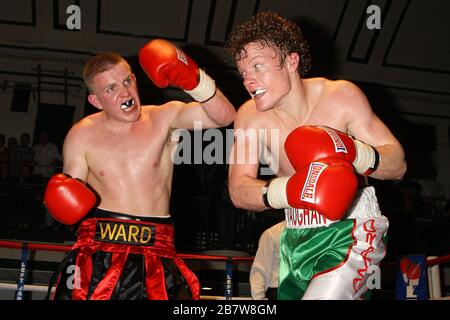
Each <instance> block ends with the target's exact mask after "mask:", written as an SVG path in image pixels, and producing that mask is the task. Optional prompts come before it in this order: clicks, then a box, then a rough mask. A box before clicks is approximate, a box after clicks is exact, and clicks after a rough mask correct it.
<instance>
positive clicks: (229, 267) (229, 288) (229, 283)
mask: <svg viewBox="0 0 450 320" xmlns="http://www.w3.org/2000/svg"><path fill="white" fill-rule="evenodd" d="M225 272H226V275H227V279H226V289H225V300H231V298H232V296H233V257H228V259H227V263H226V268H225Z"/></svg>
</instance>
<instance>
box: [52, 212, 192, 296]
mask: <svg viewBox="0 0 450 320" xmlns="http://www.w3.org/2000/svg"><path fill="white" fill-rule="evenodd" d="M173 232H174V231H173V224H172V219H171V218H158V217H150V218H148V217H137V216H130V215H125V214H117V213H113V212H110V211H105V210H101V209H95V210H93V212H91V213H90V214H89V216H88V217H87V219H85V220H84V221H83V222H82V223H81V224H80V226H79V228H78V236H77V242H76V243H75V245H74V246H73V248H72V250H71V251H70V252H69V253H68V254H67V256H66V257H65V259H64V260H63V262H62V263H61V265H60V267H59V269H58V271H57V272H56V273H55V275H54V277H53V280H52V281H51V282H50V285H49V292H50V290H51V289H52V287H53V286H54V284H55V283H56V289H55V291H54V294H53V295H52V297H51V298H52V299H53V300H142V299H148V300H178V299H198V298H199V294H200V284H199V282H198V280H197V277H196V276H195V275H194V273H193V272H192V271H191V270H189V268H188V267H187V266H186V264H185V263H184V262H183V260H181V259H180V258H179V257H178V256H177V254H176V252H175V248H174V245H173ZM49 296H50V295H49Z"/></svg>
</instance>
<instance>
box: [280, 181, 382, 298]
mask: <svg viewBox="0 0 450 320" xmlns="http://www.w3.org/2000/svg"><path fill="white" fill-rule="evenodd" d="M285 214H286V229H285V230H284V231H283V233H282V235H281V248H280V250H281V251H280V271H279V287H278V299H282V300H283V299H284V300H287V299H313V300H318V299H327V300H341V299H342V300H343V299H345V300H348V299H362V298H364V295H365V294H366V293H367V292H368V289H372V288H373V285H376V283H373V281H368V280H371V279H376V278H375V277H376V276H377V275H376V274H375V273H376V272H379V269H378V265H379V263H380V261H381V260H382V259H383V258H384V257H385V255H386V249H385V236H386V232H387V229H388V227H389V222H388V219H387V218H386V217H385V216H383V215H381V212H380V209H379V207H378V201H377V198H376V195H375V189H374V188H373V187H366V188H364V189H362V190H361V191H360V192H359V194H358V195H357V197H355V201H354V203H353V205H352V207H351V209H350V210H349V212H348V213H347V215H346V216H345V218H343V219H341V220H340V221H336V222H334V221H330V220H328V219H326V218H325V217H324V216H322V215H321V214H319V213H318V212H316V211H311V210H302V209H286V211H285ZM378 276H379V274H378Z"/></svg>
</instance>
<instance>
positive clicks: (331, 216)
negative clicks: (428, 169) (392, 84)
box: [226, 12, 406, 299]
mask: <svg viewBox="0 0 450 320" xmlns="http://www.w3.org/2000/svg"><path fill="white" fill-rule="evenodd" d="M226 48H227V50H228V51H229V53H230V54H231V56H232V57H233V58H234V59H235V60H236V64H237V70H238V71H239V74H240V75H241V76H242V81H243V84H244V86H245V88H246V89H247V91H248V92H249V94H250V96H251V99H250V100H248V101H247V102H245V103H244V104H243V105H242V106H241V107H240V108H239V110H238V114H237V116H236V119H235V130H236V129H240V130H242V131H244V132H245V131H247V130H255V129H258V130H268V131H271V130H276V131H277V132H278V135H272V134H271V133H267V134H266V135H255V136H254V137H256V138H254V139H253V140H252V139H250V138H249V139H239V138H237V139H235V144H234V146H233V151H232V153H231V154H232V156H233V157H234V158H233V159H237V158H238V157H239V156H241V157H242V155H246V157H247V158H246V160H247V161H244V163H236V162H233V161H231V163H232V164H231V165H230V178H229V190H230V195H231V198H232V200H233V202H234V204H235V205H236V206H238V207H241V208H247V209H251V210H256V211H261V210H266V209H267V208H268V207H272V208H277V209H285V213H286V220H287V221H286V223H287V226H286V229H285V230H284V232H283V234H282V238H281V264H280V273H279V287H278V298H280V299H301V298H303V299H358V298H362V297H363V294H364V293H365V292H366V291H367V285H366V282H367V279H368V277H369V276H370V274H371V272H372V271H373V268H372V269H371V266H372V265H376V264H378V263H379V262H380V261H381V259H382V258H383V257H384V256H385V246H384V243H383V238H384V235H385V234H386V232H387V229H388V221H387V219H386V217H384V216H383V215H382V214H381V213H380V210H379V208H378V204H377V199H376V196H375V191H374V189H373V187H370V186H367V185H366V184H365V183H366V181H367V180H366V179H365V178H363V176H364V175H370V176H371V177H373V178H378V179H400V178H401V177H402V176H403V175H404V173H405V171H406V162H405V159H404V152H403V148H402V146H401V145H400V143H399V142H398V141H397V139H396V138H395V137H394V136H393V135H392V133H391V132H390V130H389V129H388V128H387V127H386V126H385V125H384V124H383V122H382V121H381V120H380V119H379V118H378V117H377V116H376V115H375V114H374V113H373V111H372V109H371V106H370V105H369V102H368V101H367V99H366V97H365V95H364V94H363V93H362V92H361V90H360V89H359V88H358V87H357V86H355V85H354V84H352V83H350V82H348V81H344V80H339V81H332V80H328V79H325V78H309V79H306V78H304V76H305V75H306V73H307V72H308V70H309V69H310V67H311V56H310V53H309V47H308V44H307V42H306V41H305V39H304V37H303V34H302V32H301V30H300V28H299V27H298V25H297V24H295V23H294V22H292V21H290V20H287V19H285V18H283V17H281V16H279V15H278V14H276V13H274V12H261V13H258V14H256V15H255V16H253V17H252V18H250V19H249V20H247V21H245V22H244V23H242V24H241V25H239V26H237V27H235V29H234V30H233V31H232V33H231V35H230V36H229V39H228V41H227V45H226ZM249 137H250V135H249ZM261 137H263V138H261ZM264 137H268V138H264ZM271 137H279V138H278V139H277V138H271ZM251 143H256V146H258V147H259V149H258V152H257V155H260V154H263V153H262V152H261V150H262V149H263V150H269V153H270V155H269V156H268V158H269V159H268V160H267V159H263V160H264V162H265V163H267V162H269V164H270V163H273V162H274V161H277V162H278V167H279V170H278V172H275V174H276V176H277V177H276V178H275V179H273V180H271V181H269V182H267V181H264V180H261V179H259V178H258V167H259V164H258V163H254V162H252V161H250V155H249V152H245V151H244V150H251V146H250V144H251ZM260 159H261V158H260ZM272 167H274V166H272ZM361 178H363V179H361ZM361 180H362V181H363V185H362V183H361V182H360V181H361Z"/></svg>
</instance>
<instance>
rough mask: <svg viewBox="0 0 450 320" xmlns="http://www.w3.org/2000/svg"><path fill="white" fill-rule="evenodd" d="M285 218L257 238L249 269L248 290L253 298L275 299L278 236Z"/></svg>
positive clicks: (277, 268)
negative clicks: (253, 257)
mask: <svg viewBox="0 0 450 320" xmlns="http://www.w3.org/2000/svg"><path fill="white" fill-rule="evenodd" d="M285 227H286V220H283V221H281V222H279V223H277V224H276V225H274V226H272V227H270V228H269V229H267V230H265V231H264V232H263V233H262V235H261V237H260V238H259V243H258V251H256V255H255V259H254V260H253V264H252V268H251V270H250V290H251V294H252V299H253V300H262V299H265V298H267V299H268V300H276V299H277V288H278V271H279V265H280V236H281V233H282V232H283V230H284V229H285Z"/></svg>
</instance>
